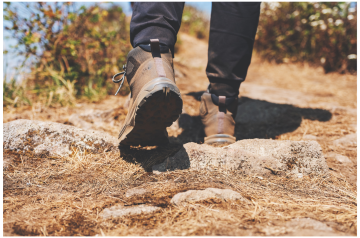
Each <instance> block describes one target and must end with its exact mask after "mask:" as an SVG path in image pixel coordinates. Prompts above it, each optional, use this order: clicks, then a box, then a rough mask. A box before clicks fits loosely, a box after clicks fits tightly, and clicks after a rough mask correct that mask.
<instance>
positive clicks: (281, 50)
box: [254, 2, 357, 73]
mask: <svg viewBox="0 0 360 238" xmlns="http://www.w3.org/2000/svg"><path fill="white" fill-rule="evenodd" d="M356 21H357V12H356V10H355V11H352V12H349V3H337V2H330V3H325V2H319V3H314V2H312V3H304V2H291V3H286V2H280V3H274V2H273V3H262V9H261V15H260V22H259V27H258V32H257V35H256V40H255V46H254V48H255V49H256V51H257V52H258V53H259V54H260V55H261V56H262V57H263V58H265V59H267V60H269V61H275V62H277V63H281V62H303V61H307V62H310V63H312V64H313V65H322V66H323V68H324V70H325V72H329V71H339V72H342V73H343V72H346V71H350V72H353V71H356V52H357V24H356Z"/></svg>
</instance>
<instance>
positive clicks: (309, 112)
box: [170, 91, 332, 144]
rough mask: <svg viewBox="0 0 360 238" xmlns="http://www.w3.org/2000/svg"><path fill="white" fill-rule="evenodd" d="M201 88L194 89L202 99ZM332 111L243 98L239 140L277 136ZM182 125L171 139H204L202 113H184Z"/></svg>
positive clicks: (325, 118) (326, 117)
mask: <svg viewBox="0 0 360 238" xmlns="http://www.w3.org/2000/svg"><path fill="white" fill-rule="evenodd" d="M202 94H203V91H201V92H191V93H189V94H187V95H190V96H193V97H194V98H195V99H196V100H198V101H200V97H201V95H202ZM331 117H332V114H331V112H329V111H328V110H324V109H316V108H299V107H295V106H293V105H289V104H278V103H271V102H268V101H263V100H257V99H251V98H248V97H241V98H239V104H238V113H237V116H236V118H235V121H236V129H235V136H236V140H242V139H254V138H259V139H270V138H271V139H275V138H276V137H277V136H279V135H281V134H284V133H287V132H292V131H294V130H296V129H297V128H298V127H300V125H301V121H302V119H309V120H318V121H322V122H325V121H329V120H330V119H331ZM178 123H179V127H180V128H182V129H183V131H182V133H181V134H180V135H178V136H177V137H171V138H170V142H176V143H181V144H184V143H187V142H196V143H203V140H204V138H203V137H204V128H203V125H202V123H201V119H200V116H190V115H188V114H181V115H180V118H179V120H178Z"/></svg>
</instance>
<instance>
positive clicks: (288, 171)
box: [152, 139, 328, 177]
mask: <svg viewBox="0 0 360 238" xmlns="http://www.w3.org/2000/svg"><path fill="white" fill-rule="evenodd" d="M186 168H192V169H196V170H202V169H207V170H214V169H219V168H222V169H226V170H238V171H239V172H240V173H243V174H248V175H250V174H251V175H269V174H275V175H294V176H296V177H302V176H303V175H308V174H316V175H320V174H323V175H324V174H326V173H327V172H328V166H327V164H326V162H325V158H324V156H323V154H322V150H321V147H320V145H319V144H318V143H317V142H316V141H280V140H265V139H252V140H241V141H237V142H236V143H234V144H231V145H229V146H226V147H212V146H209V145H206V144H202V145H200V144H195V143H187V144H185V145H184V147H183V148H181V149H180V150H179V151H178V152H177V153H176V154H174V155H173V156H171V157H169V158H167V159H166V160H165V161H164V162H163V163H161V164H158V165H155V166H153V167H152V169H153V171H158V172H163V171H166V170H175V169H186Z"/></svg>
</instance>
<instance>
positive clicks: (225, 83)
mask: <svg viewBox="0 0 360 238" xmlns="http://www.w3.org/2000/svg"><path fill="white" fill-rule="evenodd" d="M209 81H210V88H209V93H211V94H215V95H216V96H226V97H237V96H238V95H239V89H240V84H241V82H239V81H235V80H226V79H217V78H209Z"/></svg>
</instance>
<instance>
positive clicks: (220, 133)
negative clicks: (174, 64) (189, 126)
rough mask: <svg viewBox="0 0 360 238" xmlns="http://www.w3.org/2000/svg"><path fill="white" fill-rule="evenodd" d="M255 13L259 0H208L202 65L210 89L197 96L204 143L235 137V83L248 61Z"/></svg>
mask: <svg viewBox="0 0 360 238" xmlns="http://www.w3.org/2000/svg"><path fill="white" fill-rule="evenodd" d="M259 15H260V3H242V2H228V3H223V2H214V3H213V4H212V10H211V22H210V37H209V51H208V65H207V67H206V74H207V76H208V78H209V81H210V89H209V92H207V93H204V94H203V96H202V97H201V106H200V116H201V120H202V123H203V125H204V131H205V135H206V137H205V138H204V142H205V143H206V144H229V143H234V142H235V141H236V138H235V117H236V114H237V98H238V94H239V87H240V83H241V82H243V81H244V80H245V77H246V73H247V70H248V67H249V65H250V60H251V54H252V50H253V45H254V38H255V34H256V28H257V25H258V23H259Z"/></svg>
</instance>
